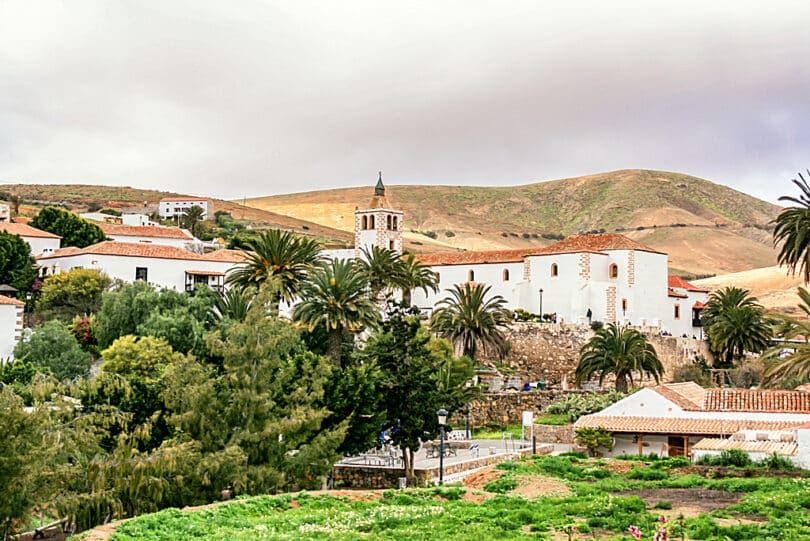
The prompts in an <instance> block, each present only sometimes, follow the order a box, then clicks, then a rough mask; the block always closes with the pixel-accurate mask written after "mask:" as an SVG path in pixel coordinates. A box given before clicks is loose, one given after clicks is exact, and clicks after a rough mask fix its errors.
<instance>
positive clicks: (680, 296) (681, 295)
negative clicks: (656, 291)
mask: <svg viewBox="0 0 810 541" xmlns="http://www.w3.org/2000/svg"><path fill="white" fill-rule="evenodd" d="M688 296H689V295H687V294H686V293H681V292H680V291H675V290H674V289H672V288H671V287H670V288H667V297H674V298H676V299H685V298H687V297H688Z"/></svg>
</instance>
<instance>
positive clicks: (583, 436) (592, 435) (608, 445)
mask: <svg viewBox="0 0 810 541" xmlns="http://www.w3.org/2000/svg"><path fill="white" fill-rule="evenodd" d="M574 441H576V442H577V444H578V445H581V446H582V447H585V448H586V449H588V451H590V452H591V454H592V455H593V454H596V451H597V450H598V449H599V448H602V447H603V448H605V449H607V450H608V451H610V450H611V449H613V434H611V433H610V432H608V431H607V430H605V429H604V428H601V427H600V428H579V429H577V431H576V433H575V434H574Z"/></svg>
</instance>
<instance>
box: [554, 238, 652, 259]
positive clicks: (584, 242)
mask: <svg viewBox="0 0 810 541" xmlns="http://www.w3.org/2000/svg"><path fill="white" fill-rule="evenodd" d="M610 250H638V251H641V252H652V253H654V254H662V253H663V252H659V251H658V250H654V249H652V248H650V247H649V246H645V245H643V244H641V243H640V242H636V241H634V240H632V239H630V238H628V237H625V236H624V235H621V234H619V233H602V234H600V235H571V236H570V237H566V238H564V239H563V240H561V241H560V242H557V243H555V244H552V245H551V246H549V247H547V248H546V250H545V253H547V254H564V253H576V252H607V251H610Z"/></svg>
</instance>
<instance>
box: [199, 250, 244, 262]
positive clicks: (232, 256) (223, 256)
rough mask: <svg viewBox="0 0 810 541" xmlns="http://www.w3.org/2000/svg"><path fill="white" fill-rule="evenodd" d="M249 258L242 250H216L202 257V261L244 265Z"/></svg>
mask: <svg viewBox="0 0 810 541" xmlns="http://www.w3.org/2000/svg"><path fill="white" fill-rule="evenodd" d="M247 257H248V254H247V252H243V251H242V250H227V249H222V250H214V251H213V252H208V253H206V254H203V255H201V256H200V260H201V261H219V262H221V263H242V262H243V261H244V260H245V259H246V258H247Z"/></svg>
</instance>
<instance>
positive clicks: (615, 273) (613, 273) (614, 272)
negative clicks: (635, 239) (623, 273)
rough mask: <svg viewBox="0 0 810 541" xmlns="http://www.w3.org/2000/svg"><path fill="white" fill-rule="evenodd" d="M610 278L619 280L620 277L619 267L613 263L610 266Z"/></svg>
mask: <svg viewBox="0 0 810 541" xmlns="http://www.w3.org/2000/svg"><path fill="white" fill-rule="evenodd" d="M609 276H610V278H618V277H619V266H618V265H617V264H616V263H612V264H611V265H610V274H609Z"/></svg>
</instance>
